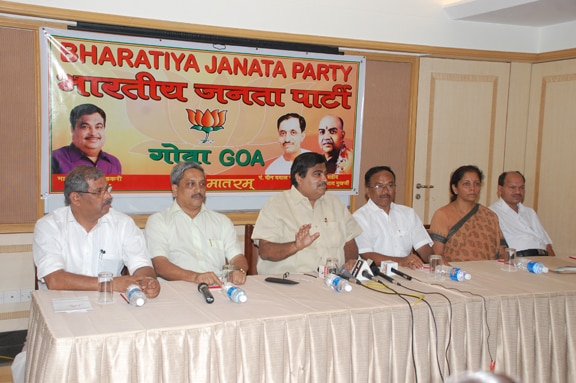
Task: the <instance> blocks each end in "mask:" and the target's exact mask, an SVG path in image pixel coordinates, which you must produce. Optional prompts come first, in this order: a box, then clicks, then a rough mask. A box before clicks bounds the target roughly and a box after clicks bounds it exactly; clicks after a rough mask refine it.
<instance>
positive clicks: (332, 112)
mask: <svg viewBox="0 0 576 383" xmlns="http://www.w3.org/2000/svg"><path fill="white" fill-rule="evenodd" d="M41 37H42V39H41V55H42V59H41V63H42V68H41V70H42V83H43V99H44V103H43V111H42V113H43V122H44V133H45V134H44V135H43V136H44V138H43V143H44V148H43V159H42V164H43V168H44V169H45V173H46V176H45V177H44V178H45V181H46V185H47V186H46V192H47V193H48V194H52V193H61V192H62V190H63V185H64V184H63V181H64V178H65V176H66V173H67V172H68V171H70V170H71V169H72V168H73V167H75V166H77V165H79V164H92V165H94V166H97V167H99V168H100V169H102V170H103V171H104V172H105V173H106V175H107V177H108V180H109V183H110V184H111V185H112V187H113V190H114V191H117V192H118V191H119V192H126V193H166V192H168V191H170V177H169V174H170V171H171V169H172V167H173V166H174V164H175V163H177V162H179V161H195V162H198V163H199V164H201V165H202V166H203V167H204V169H205V170H206V174H207V187H208V190H209V191H212V192H217V193H257V192H271V191H279V190H285V189H288V188H289V187H290V165H291V163H292V160H293V158H294V157H295V156H296V155H297V154H299V153H302V152H306V151H311V152H318V153H322V154H324V155H325V156H326V158H327V160H328V171H329V173H330V174H329V188H330V189H332V190H335V191H341V192H344V193H347V194H355V193H356V190H357V183H358V171H359V166H360V142H361V131H362V130H361V126H362V124H361V122H362V119H361V111H362V105H363V88H364V72H365V62H364V58H363V57H355V56H340V55H322V54H309V53H298V52H286V51H272V50H264V49H254V48H242V47H231V46H221V45H207V44H197V43H189V42H181V41H166V40H159V39H148V38H132V37H126V36H116V35H103V34H95V33H85V32H79V31H68V30H56V29H47V28H42V30H41Z"/></svg>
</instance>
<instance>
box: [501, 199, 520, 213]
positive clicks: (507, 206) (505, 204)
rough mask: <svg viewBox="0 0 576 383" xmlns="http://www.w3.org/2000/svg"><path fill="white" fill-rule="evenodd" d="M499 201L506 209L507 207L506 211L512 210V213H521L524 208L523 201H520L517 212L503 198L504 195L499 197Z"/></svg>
mask: <svg viewBox="0 0 576 383" xmlns="http://www.w3.org/2000/svg"><path fill="white" fill-rule="evenodd" d="M498 203H499V204H500V205H501V206H502V207H503V208H504V209H506V211H510V212H512V213H514V214H520V213H521V212H522V211H523V210H524V205H522V202H519V203H518V212H516V211H515V210H514V209H512V208H511V207H510V206H509V205H508V204H507V203H506V201H504V200H503V199H502V197H500V198H499V199H498Z"/></svg>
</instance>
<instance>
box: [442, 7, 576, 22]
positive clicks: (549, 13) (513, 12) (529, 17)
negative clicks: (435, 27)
mask: <svg viewBox="0 0 576 383" xmlns="http://www.w3.org/2000/svg"><path fill="white" fill-rule="evenodd" d="M444 10H445V11H446V13H447V14H448V16H450V18H452V19H454V20H464V21H477V22H484V23H495V24H510V25H523V26H529V27H546V26H550V25H556V24H561V23H567V22H571V21H576V0H464V1H458V2H455V3H452V4H449V5H446V6H444Z"/></svg>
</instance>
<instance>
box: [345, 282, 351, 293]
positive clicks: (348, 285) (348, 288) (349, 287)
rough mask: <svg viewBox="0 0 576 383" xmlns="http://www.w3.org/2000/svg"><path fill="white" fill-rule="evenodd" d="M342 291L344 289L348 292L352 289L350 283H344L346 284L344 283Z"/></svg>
mask: <svg viewBox="0 0 576 383" xmlns="http://www.w3.org/2000/svg"><path fill="white" fill-rule="evenodd" d="M344 291H346V292H348V293H349V292H350V291H352V285H351V284H350V283H346V284H345V285H344Z"/></svg>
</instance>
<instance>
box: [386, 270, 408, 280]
mask: <svg viewBox="0 0 576 383" xmlns="http://www.w3.org/2000/svg"><path fill="white" fill-rule="evenodd" d="M390 270H391V271H392V272H393V273H394V274H397V275H399V276H401V277H402V278H404V279H407V280H409V281H411V280H412V277H411V276H409V275H408V274H405V273H403V272H401V271H400V270H396V269H395V268H393V267H392V268H391V269H390Z"/></svg>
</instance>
